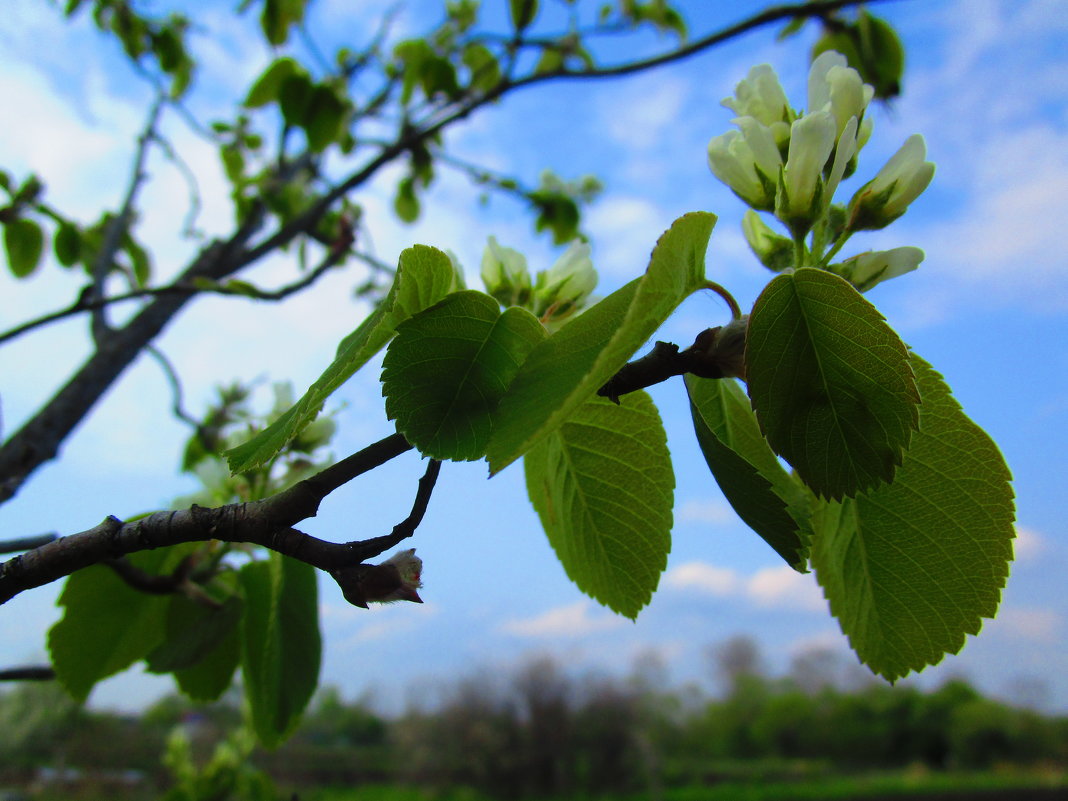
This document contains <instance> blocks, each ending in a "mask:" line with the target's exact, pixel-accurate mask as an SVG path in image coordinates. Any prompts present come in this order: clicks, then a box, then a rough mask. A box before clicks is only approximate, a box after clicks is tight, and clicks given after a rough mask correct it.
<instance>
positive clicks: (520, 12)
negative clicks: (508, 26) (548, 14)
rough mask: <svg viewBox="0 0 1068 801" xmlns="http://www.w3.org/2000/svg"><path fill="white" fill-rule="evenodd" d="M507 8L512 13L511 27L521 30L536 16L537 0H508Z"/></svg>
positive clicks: (527, 26)
mask: <svg viewBox="0 0 1068 801" xmlns="http://www.w3.org/2000/svg"><path fill="white" fill-rule="evenodd" d="M508 10H509V12H511V15H512V27H513V28H515V29H516V30H517V31H522V30H525V29H526V28H529V27H530V24H531V23H532V22H534V18H535V17H536V16H538V0H509V3H508Z"/></svg>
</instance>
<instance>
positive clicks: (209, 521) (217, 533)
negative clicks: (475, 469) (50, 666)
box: [0, 434, 437, 604]
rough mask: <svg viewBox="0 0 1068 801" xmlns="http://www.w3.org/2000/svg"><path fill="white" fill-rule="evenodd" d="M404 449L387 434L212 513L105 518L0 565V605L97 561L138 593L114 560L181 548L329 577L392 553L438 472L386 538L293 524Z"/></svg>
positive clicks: (157, 587) (159, 587)
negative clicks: (206, 544)
mask: <svg viewBox="0 0 1068 801" xmlns="http://www.w3.org/2000/svg"><path fill="white" fill-rule="evenodd" d="M411 447H412V446H411V445H410V444H409V443H408V441H407V440H406V439H405V438H404V437H403V436H402V435H400V434H392V435H390V436H388V437H386V438H385V439H382V440H379V441H378V442H375V443H373V444H371V445H369V446H367V447H366V448H364V449H363V450H361V451H358V452H357V453H354V454H352V455H351V456H349V457H347V458H345V459H343V460H341V461H340V462H338V463H337V464H335V465H333V466H331V467H328V468H326V469H325V470H322V471H321V472H319V473H317V474H316V475H314V476H311V477H310V478H307V479H304V480H303V481H300V482H298V483H297V484H294V485H293V486H292V487H290V488H289V489H287V490H284V491H282V492H279V493H278V494H276V495H273V496H272V497H270V498H265V499H264V500H261V501H252V502H246V503H231V504H227V505H225V506H218V507H214V508H206V507H202V506H196V505H194V506H192V507H190V508H189V509H181V510H176V511H168V512H156V513H155V514H152V515H149V516H148V517H144V518H141V519H139V520H135V521H133V522H130V523H123V522H122V521H121V520H119V519H118V518H116V517H111V516H109V517H107V518H105V519H104V521H103V522H101V523H100V524H99V525H97V526H94V527H93V528H91V529H88V530H86V531H82V532H80V533H78V534H72V535H70V536H68V537H60V538H59V539H56V540H54V541H52V542H49V543H47V544H45V545H42V546H40V547H38V548H35V549H34V550H31V551H28V552H26V553H24V554H21V555H19V556H16V557H14V558H13V559H9V560H8V561H6V562H3V563H0V604H2V603H5V602H7V601H8V600H10V599H11V598H13V597H14V596H16V595H18V594H19V593H20V592H23V591H25V590H28V589H32V588H34V587H40V586H43V585H44V584H48V583H50V582H53V581H55V580H57V579H60V578H62V577H64V576H68V575H70V574H71V573H73V572H74V571H76V570H80V569H82V568H84V567H89V566H90V565H94V564H98V563H101V562H105V563H108V564H109V565H110V566H111V567H112V568H113V569H115V570H117V572H119V573H120V575H122V577H123V579H124V580H127V581H131V582H132V583H134V586H137V582H142V583H144V582H145V581H146V580H145V578H144V576H143V575H141V576H134V575H133V573H132V571H130V570H127V569H126V568H125V567H124V566H123V565H122V564H121V561H118V562H117V563H116V560H119V559H120V557H122V556H125V555H127V554H131V553H135V552H137V551H145V550H151V549H154V548H162V547H165V546H168V545H178V544H180V543H183V542H200V541H205V540H222V541H223V542H241V543H253V544H255V545H262V546H264V547H265V548H270V549H271V550H273V551H277V552H279V553H282V554H285V555H286V556H291V557H293V558H294V559H299V560H300V561H302V562H306V563H308V564H310V565H312V566H313V567H316V568H319V569H320V570H326V571H328V572H332V571H337V570H341V569H344V568H352V567H355V566H356V565H358V564H359V563H360V562H361V561H363V560H364V559H369V558H371V557H374V556H377V555H378V554H380V553H381V552H382V551H383V550H385V549H386V548H389V547H392V546H391V545H390V544H389V541H393V542H394V543H395V542H399V541H400V539H403V538H404V537H406V536H410V535H411V533H412V532H413V531H414V530H415V527H416V526H417V525H418V524H419V522H420V521H421V520H422V516H423V512H425V510H426V503H427V501H428V500H429V493H430V491H431V489H432V488H433V479H434V478H436V476H437V468H433V473H432V477H431V478H429V479H428V478H427V476H424V477H423V480H422V481H421V482H420V489H419V493H418V495H417V498H416V504H415V506H414V507H413V510H412V513H411V514H410V515H409V516H408V518H407V519H406V520H405V521H404V522H403V523H401V524H399V525H398V526H396V527H394V529H393V533H392V534H391V535H387V537H385V538H383V537H375V538H372V539H370V540H361V541H354V542H348V543H333V542H326V541H324V540H320V539H317V538H316V537H311V536H309V535H307V534H304V533H303V532H301V531H298V530H297V529H295V528H293V525H294V524H296V523H298V522H300V521H301V520H305V519H307V518H309V517H314V516H315V514H316V513H317V512H318V510H319V504H320V503H321V502H322V500H323V499H324V498H325V497H326V496H327V495H329V494H330V493H331V492H333V491H334V490H336V489H337V488H338V487H340V486H342V485H344V484H345V483H347V482H349V481H351V480H352V479H353V478H356V477H357V476H359V475H362V474H363V473H366V472H368V471H369V470H372V469H374V468H376V467H378V466H380V465H382V464H385V463H386V462H388V461H389V460H390V459H393V458H395V457H396V456H399V455H400V454H402V453H404V452H405V451H407V450H410V449H411ZM431 472H432V470H431V468H428V470H427V474H428V475H431ZM153 579H154V580H158V581H156V582H155V583H154V584H153V587H154V588H153V589H152V591H153V592H170V591H174V590H173V583H174V579H173V577H171V576H166V577H160V576H156V577H153ZM167 581H170V582H171V583H172V587H165V586H164V584H165V583H166V582H167ZM160 582H162V583H160ZM138 588H139V589H141V588H142V587H140V586H139V587H138Z"/></svg>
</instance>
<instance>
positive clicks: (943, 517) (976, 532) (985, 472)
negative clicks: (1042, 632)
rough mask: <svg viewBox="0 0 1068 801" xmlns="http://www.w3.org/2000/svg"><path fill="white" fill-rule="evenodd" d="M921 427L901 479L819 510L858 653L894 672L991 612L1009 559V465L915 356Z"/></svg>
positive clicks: (917, 662)
mask: <svg viewBox="0 0 1068 801" xmlns="http://www.w3.org/2000/svg"><path fill="white" fill-rule="evenodd" d="M912 366H913V369H914V371H915V373H916V378H917V381H918V383H919V388H920V395H921V397H922V398H923V404H922V406H921V407H920V427H919V430H918V431H917V432H916V433H915V434H913V437H912V445H911V447H910V448H909V450H908V452H907V453H906V454H905V459H904V461H903V462H902V464H901V467H899V468H898V471H897V475H896V476H895V478H894V482H893V483H892V484H884V485H883V486H880V487H879V488H878V489H876V490H874V491H872V492H870V493H867V494H864V495H859V496H857V497H856V498H853V499H849V500H845V501H843V502H841V503H835V502H830V501H828V502H823V503H822V504H821V505H820V507H819V508H818V510H817V514H816V516H815V517H814V528H815V532H816V533H815V539H814V541H813V547H812V564H813V566H814V567H815V569H816V578H817V579H818V580H819V583H820V585H821V586H822V587H823V591H824V594H825V595H826V596H827V599H828V600H829V601H830V605H831V612H832V614H834V615H835V617H837V618H838V622H839V624H840V625H841V627H842V631H843V632H844V633H845V634H846V635H847V636H848V637H849V641H850V644H851V645H852V646H853V649H854V650H855V651H856V652H857V656H859V657H860V659H861V661H862V662H864V663H865V664H867V665H868V666H869V667H870V668H871V669H872V670H874V671H875V672H876V673H879V674H880V675H882V676H884V677H885V678H887V679H888V680H890V681H893V680H895V679H897V678H900V677H901V676H904V675H905V674H906V673H908V672H909V671H910V670H920V669H922V668H924V667H926V666H927V665H933V664H937V663H938V662H940V661H941V660H942V657H943V655H944V654H947V653H957V652H958V651H959V650H960V649H961V648H962V647H963V646H964V636H965V634H977V633H978V632H979V629H980V627H981V626H982V618H984V617H993V616H994V613H995V612H996V611H997V607H998V602H999V600H1000V597H1001V589H1002V587H1003V586H1004V585H1005V580H1006V578H1007V577H1008V573H1009V561H1010V560H1011V559H1012V539H1013V537H1014V536H1015V532H1014V528H1013V519H1014V516H1015V515H1014V510H1013V492H1012V487H1011V485H1010V480H1011V474H1010V473H1009V469H1008V467H1007V466H1006V465H1005V461H1004V459H1003V458H1002V456H1001V453H1000V452H999V451H998V448H997V446H996V445H995V444H994V442H993V441H992V440H991V439H990V437H989V436H987V434H986V432H984V431H983V430H982V429H981V428H980V427H979V426H977V425H976V424H975V423H974V422H972V421H971V420H970V419H969V418H968V417H967V416H966V415H965V414H964V412H963V411H962V410H961V408H960V406H959V405H958V403H957V402H956V400H954V398H953V396H952V395H951V394H950V391H949V387H947V386H946V384H945V383H944V382H943V380H942V377H941V376H940V375H939V374H938V373H936V372H935V371H934V370H933V369H932V368H931V366H930V365H929V364H927V363H926V362H925V361H923V359H921V358H919V357H918V356H913V357H912Z"/></svg>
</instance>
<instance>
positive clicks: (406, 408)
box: [382, 290, 545, 460]
mask: <svg viewBox="0 0 1068 801" xmlns="http://www.w3.org/2000/svg"><path fill="white" fill-rule="evenodd" d="M544 337H545V329H544V328H543V327H542V325H541V323H539V322H538V320H537V318H536V317H534V315H532V314H531V313H530V312H528V311H526V310H525V309H520V308H518V307H512V308H509V309H506V310H505V311H504V313H503V314H502V313H501V310H500V306H499V305H498V303H497V301H496V300H494V299H493V298H491V297H490V296H489V295H486V294H484V293H482V292H476V291H474V290H466V291H463V292H455V293H453V294H451V295H449V296H448V297H446V298H445V299H444V300H442V301H441V302H439V303H437V304H436V305H434V306H431V307H430V308H429V309H424V310H423V311H421V312H419V314H417V315H415V316H414V317H412V318H410V319H408V320H406V321H405V322H403V323H401V324H400V325H399V326H397V336H396V338H395V339H394V340H393V341H392V342H391V343H390V345H389V350H388V351H386V358H385V361H384V362H383V364H382V367H383V369H382V394H383V395H385V396H386V415H387V416H388V417H389V419H391V420H396V421H397V430H398V431H400V432H401V433H402V434H404V436H405V437H407V439H408V441H409V442H411V443H412V445H414V446H415V447H416V448H418V449H419V451H420V452H421V453H423V454H424V455H426V456H431V457H433V458H435V459H456V460H470V459H478V458H481V457H482V456H483V455H484V454H485V452H486V445H487V443H488V442H489V438H490V432H491V431H492V415H493V413H494V412H495V411H496V409H497V404H498V402H499V401H500V399H501V397H502V396H503V395H504V393H505V390H506V389H507V388H508V385H509V384H510V383H511V381H512V379H513V378H514V377H515V374H516V372H517V371H518V370H519V366H520V365H521V364H522V363H523V361H524V360H525V359H526V357H527V354H528V353H530V350H531V348H533V347H534V346H535V345H536V344H537V343H538V342H540V341H541V340H542V339H544Z"/></svg>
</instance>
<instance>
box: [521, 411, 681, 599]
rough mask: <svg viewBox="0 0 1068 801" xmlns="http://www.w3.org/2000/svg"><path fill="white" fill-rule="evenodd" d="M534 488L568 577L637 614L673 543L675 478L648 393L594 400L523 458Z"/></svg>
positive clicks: (533, 497) (537, 505)
mask: <svg viewBox="0 0 1068 801" xmlns="http://www.w3.org/2000/svg"><path fill="white" fill-rule="evenodd" d="M523 464H524V468H525V474H526V483H527V492H528V494H529V496H530V499H531V502H532V503H533V505H534V508H535V510H537V513H538V516H539V518H540V519H541V523H542V526H543V527H544V529H545V532H546V534H547V535H548V537H549V542H550V543H551V544H552V546H553V549H554V550H555V551H556V555H557V557H558V558H559V559H560V562H561V563H562V564H563V566H564V570H565V571H566V572H567V575H568V577H569V578H570V579H571V580H572V581H574V582H575V584H577V585H578V587H579V589H581V590H582V591H583V592H585V593H587V594H588V595H590V596H592V597H593V598H595V599H596V600H597V601H599V602H600V603H602V604H604V605H605V606H607V607H609V608H610V609H612V610H614V611H615V612H618V613H620V614H622V615H625V616H626V617H629V618H632V619H633V618H635V617H637V615H638V612H639V611H640V610H641V609H642V607H644V606H645V605H646V604H648V603H649V600H650V598H651V597H652V594H653V592H654V591H655V590H656V587H657V584H658V583H659V580H660V574H661V573H662V572H663V570H664V568H665V567H666V565H667V555H668V552H669V551H670V550H671V523H672V504H673V495H674V487H675V477H674V474H673V472H672V468H671V455H670V454H669V453H668V449H667V438H666V436H665V434H664V429H663V425H662V424H661V421H660V416H659V414H658V413H657V410H656V407H655V406H654V405H653V402H652V400H651V399H650V398H649V396H648V395H647V394H645V393H644V392H635V393H632V394H629V395H627V396H626V398H624V399H623V403H622V405H620V406H616V405H615V404H613V403H612V402H611V401H608V400H606V399H604V398H592V399H591V400H589V401H587V402H586V403H585V404H584V405H583V406H582V407H581V408H580V409H579V410H578V411H577V412H576V413H575V414H573V415H572V416H571V417H570V418H569V419H568V421H567V422H566V423H564V424H563V425H562V426H561V427H559V428H558V429H557V430H556V431H554V432H553V433H552V434H550V435H549V436H548V437H546V438H544V439H542V440H541V441H540V442H538V443H537V444H536V445H535V446H534V447H533V448H531V449H530V450H529V451H528V452H527V454H526V455H525V456H524V458H523Z"/></svg>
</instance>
